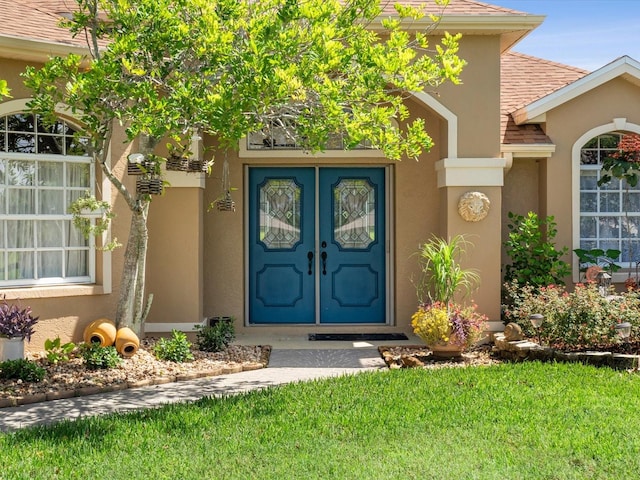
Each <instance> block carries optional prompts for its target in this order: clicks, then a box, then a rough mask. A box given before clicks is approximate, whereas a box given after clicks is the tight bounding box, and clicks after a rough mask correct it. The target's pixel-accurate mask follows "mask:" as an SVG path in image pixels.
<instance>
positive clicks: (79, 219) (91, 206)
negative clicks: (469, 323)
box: [69, 191, 120, 250]
mask: <svg viewBox="0 0 640 480" xmlns="http://www.w3.org/2000/svg"><path fill="white" fill-rule="evenodd" d="M69 213H71V215H73V225H74V226H75V227H76V228H77V229H78V230H80V233H82V235H83V236H84V238H89V237H90V236H92V235H94V236H99V235H102V233H104V232H106V231H107V229H108V228H109V224H110V223H111V220H112V219H113V217H115V214H114V213H113V212H112V211H111V205H110V204H109V202H106V201H104V200H98V199H96V197H95V196H94V195H92V194H91V192H89V191H86V192H85V194H84V195H83V196H82V197H78V198H77V199H76V200H75V201H74V202H72V203H71V205H69ZM118 246H120V244H119V243H118V239H113V241H111V242H110V243H108V244H106V245H104V246H103V247H102V249H103V250H113V249H114V248H116V247H118Z"/></svg>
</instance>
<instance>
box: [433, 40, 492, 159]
mask: <svg viewBox="0 0 640 480" xmlns="http://www.w3.org/2000/svg"><path fill="white" fill-rule="evenodd" d="M459 55H460V57H461V58H463V59H464V60H466V62H467V65H466V66H465V68H464V70H463V72H462V75H461V79H462V83H461V84H460V85H452V84H450V83H445V84H443V85H442V86H440V87H438V90H437V98H438V100H439V101H440V102H441V103H442V104H443V105H444V106H446V107H447V108H448V109H449V110H451V111H452V112H453V113H454V114H456V115H457V117H458V157H460V158H494V157H499V156H500V142H499V137H500V40H499V37H497V36H490V35H465V36H463V38H462V40H461V42H460V53H459ZM443 143H444V142H443Z"/></svg>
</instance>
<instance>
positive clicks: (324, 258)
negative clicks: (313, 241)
mask: <svg viewBox="0 0 640 480" xmlns="http://www.w3.org/2000/svg"><path fill="white" fill-rule="evenodd" d="M320 258H322V274H323V275H326V274H327V252H322V253H321V254H320Z"/></svg>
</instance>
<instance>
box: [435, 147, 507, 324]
mask: <svg viewBox="0 0 640 480" xmlns="http://www.w3.org/2000/svg"><path fill="white" fill-rule="evenodd" d="M506 166H507V160H505V159H504V158H455V159H453V158H445V159H443V160H440V161H439V162H437V163H436V171H437V173H438V188H439V189H440V200H441V205H442V206H443V210H442V212H441V235H442V236H443V237H445V238H451V237H453V236H455V235H459V234H464V235H465V238H466V239H467V240H469V241H470V242H471V243H472V246H469V248H468V249H467V254H466V255H465V256H464V258H463V263H464V265H463V266H464V267H465V268H473V269H475V270H476V271H477V272H478V274H479V275H480V279H481V280H480V286H479V288H478V289H477V290H476V291H475V292H473V294H472V299H473V301H475V302H476V303H477V304H478V310H479V311H480V312H482V313H484V314H485V315H487V316H488V317H489V321H490V324H489V329H490V330H491V331H500V330H502V329H503V327H504V326H503V324H502V322H501V321H500V290H501V283H502V274H501V265H500V252H501V231H502V222H501V211H502V186H503V183H504V169H505V168H506ZM461 200H462V202H461Z"/></svg>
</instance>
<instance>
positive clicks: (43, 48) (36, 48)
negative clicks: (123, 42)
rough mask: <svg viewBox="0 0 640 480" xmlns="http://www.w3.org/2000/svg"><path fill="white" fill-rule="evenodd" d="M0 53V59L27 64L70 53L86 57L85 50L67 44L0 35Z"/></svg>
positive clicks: (86, 51)
mask: <svg viewBox="0 0 640 480" xmlns="http://www.w3.org/2000/svg"><path fill="white" fill-rule="evenodd" d="M0 51H2V55H1V56H2V57H4V58H11V59H15V60H24V61H27V62H45V61H47V60H48V59H49V58H50V57H55V56H60V57H64V56H67V55H68V54H70V53H75V54H76V55H86V54H87V53H89V50H88V49H87V48H83V47H80V46H78V45H71V44H68V43H60V42H48V41H44V40H35V39H26V38H19V37H12V36H8V35H0Z"/></svg>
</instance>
